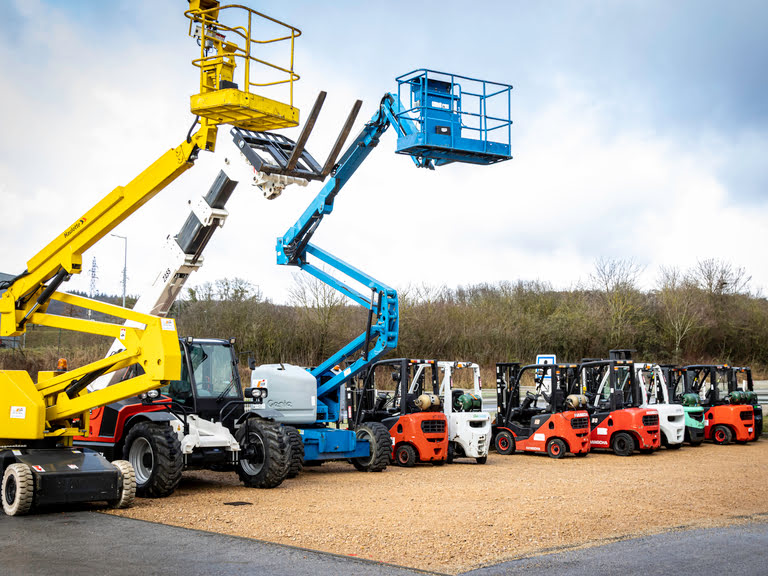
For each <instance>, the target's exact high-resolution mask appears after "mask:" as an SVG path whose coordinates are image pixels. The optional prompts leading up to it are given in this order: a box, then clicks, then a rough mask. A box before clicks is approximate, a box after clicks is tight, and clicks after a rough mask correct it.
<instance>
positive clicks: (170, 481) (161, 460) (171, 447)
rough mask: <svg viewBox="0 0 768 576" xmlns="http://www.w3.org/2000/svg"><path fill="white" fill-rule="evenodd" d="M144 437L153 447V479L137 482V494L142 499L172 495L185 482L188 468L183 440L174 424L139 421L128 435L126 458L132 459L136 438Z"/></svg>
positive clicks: (124, 448)
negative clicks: (175, 429) (131, 450)
mask: <svg viewBox="0 0 768 576" xmlns="http://www.w3.org/2000/svg"><path fill="white" fill-rule="evenodd" d="M139 437H144V438H146V439H147V441H148V442H149V444H150V446H152V451H153V452H154V465H153V467H152V473H151V474H150V477H149V481H148V482H147V483H146V484H143V485H140V484H139V483H138V482H137V483H136V495H137V496H140V497H142V498H164V497H165V496H168V495H169V494H172V493H173V491H174V490H176V487H177V486H178V485H179V482H180V481H181V473H182V471H183V470H184V457H183V456H182V454H181V442H180V441H179V437H178V436H177V435H176V432H174V431H173V428H171V427H170V425H168V424H165V423H162V422H139V423H138V424H136V425H135V426H133V428H131V430H130V432H128V436H127V437H126V438H125V445H124V447H123V458H124V459H125V460H128V461H129V462H130V458H129V452H130V449H131V444H132V443H133V441H134V440H136V438H139Z"/></svg>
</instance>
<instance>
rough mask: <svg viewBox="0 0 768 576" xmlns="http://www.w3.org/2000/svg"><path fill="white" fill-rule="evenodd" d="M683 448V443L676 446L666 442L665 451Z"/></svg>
mask: <svg viewBox="0 0 768 576" xmlns="http://www.w3.org/2000/svg"><path fill="white" fill-rule="evenodd" d="M682 446H683V443H682V442H680V443H678V444H670V443H669V442H667V450H677V449H678V448H681V447H682Z"/></svg>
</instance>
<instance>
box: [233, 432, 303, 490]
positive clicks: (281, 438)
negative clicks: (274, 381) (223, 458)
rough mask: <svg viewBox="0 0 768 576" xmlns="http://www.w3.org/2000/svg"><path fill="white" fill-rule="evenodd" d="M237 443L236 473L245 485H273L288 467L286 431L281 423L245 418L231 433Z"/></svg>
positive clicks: (263, 486)
mask: <svg viewBox="0 0 768 576" xmlns="http://www.w3.org/2000/svg"><path fill="white" fill-rule="evenodd" d="M235 438H237V441H238V442H239V443H240V460H239V461H238V463H237V475H238V476H239V477H240V480H242V482H243V484H245V485H246V486H248V487H249V488H276V487H277V486H280V484H282V483H283V480H285V478H286V476H287V474H288V468H289V462H288V459H289V457H290V452H289V448H288V443H289V440H288V435H287V434H286V432H285V429H284V428H283V426H282V425H280V424H278V423H277V422H272V421H270V420H262V419H261V418H249V419H248V420H246V421H245V422H244V423H243V425H242V426H240V428H239V429H238V430H237V432H236V433H235Z"/></svg>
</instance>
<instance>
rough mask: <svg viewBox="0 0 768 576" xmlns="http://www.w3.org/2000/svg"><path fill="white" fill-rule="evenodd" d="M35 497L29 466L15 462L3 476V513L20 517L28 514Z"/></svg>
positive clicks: (33, 482)
mask: <svg viewBox="0 0 768 576" xmlns="http://www.w3.org/2000/svg"><path fill="white" fill-rule="evenodd" d="M34 495H35V480H34V478H33V477H32V470H30V469H29V466H27V465H26V464H22V463H21V462H17V463H16V464H11V465H10V466H8V468H6V469H5V474H3V511H4V512H5V513H6V514H8V516H21V515H22V514H26V513H27V512H29V509H30V508H31V507H32V500H33V499H34Z"/></svg>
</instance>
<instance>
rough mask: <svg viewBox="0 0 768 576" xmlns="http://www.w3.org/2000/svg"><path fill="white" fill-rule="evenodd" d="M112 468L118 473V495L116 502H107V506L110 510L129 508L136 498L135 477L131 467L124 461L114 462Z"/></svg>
mask: <svg viewBox="0 0 768 576" xmlns="http://www.w3.org/2000/svg"><path fill="white" fill-rule="evenodd" d="M112 466H114V467H115V468H117V470H118V471H119V472H120V495H119V496H118V497H117V500H110V501H109V502H107V505H108V506H109V507H110V508H129V507H130V506H131V505H132V504H133V500H134V498H136V476H135V475H134V471H133V466H131V463H130V462H128V461H126V460H115V461H114V462H112Z"/></svg>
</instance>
